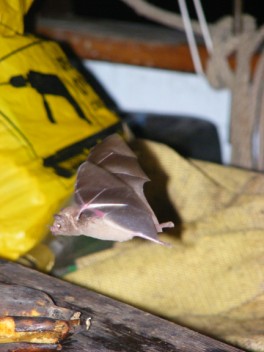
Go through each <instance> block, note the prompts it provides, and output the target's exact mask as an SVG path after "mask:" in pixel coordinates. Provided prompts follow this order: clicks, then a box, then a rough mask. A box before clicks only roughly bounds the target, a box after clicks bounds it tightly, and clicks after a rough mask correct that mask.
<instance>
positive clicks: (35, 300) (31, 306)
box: [0, 284, 90, 352]
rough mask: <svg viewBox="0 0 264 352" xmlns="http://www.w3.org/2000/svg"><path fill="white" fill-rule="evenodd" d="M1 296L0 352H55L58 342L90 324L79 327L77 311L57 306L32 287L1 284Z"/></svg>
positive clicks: (57, 348)
mask: <svg viewBox="0 0 264 352" xmlns="http://www.w3.org/2000/svg"><path fill="white" fill-rule="evenodd" d="M0 297H1V299H0V352H1V351H5V352H6V351H12V352H13V351H14V352H23V351H24V352H26V351H27V352H34V351H43V352H44V351H58V350H60V347H61V345H60V342H61V341H63V340H64V339H65V338H66V337H68V336H69V335H72V334H74V333H77V332H80V331H83V330H87V321H89V322H90V318H89V319H87V320H86V324H81V320H80V314H81V313H80V312H75V311H73V310H71V309H67V308H62V307H58V306H56V305H55V304H54V302H53V301H52V299H51V298H50V297H49V296H48V295H47V294H46V293H44V292H42V291H39V290H36V289H33V288H29V287H25V286H20V285H7V284H0ZM9 346H11V347H9ZM3 348H6V349H3Z"/></svg>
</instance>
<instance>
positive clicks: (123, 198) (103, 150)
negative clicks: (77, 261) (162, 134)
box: [50, 134, 174, 244]
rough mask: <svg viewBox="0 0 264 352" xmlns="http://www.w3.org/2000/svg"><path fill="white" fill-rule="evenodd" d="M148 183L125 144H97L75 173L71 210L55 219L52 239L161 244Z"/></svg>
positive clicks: (114, 140)
mask: <svg viewBox="0 0 264 352" xmlns="http://www.w3.org/2000/svg"><path fill="white" fill-rule="evenodd" d="M147 181H149V178H148V177H147V176H146V174H145V173H144V171H143V170H142V169H141V167H140V165H139V163H138V160H137V157H136V155H135V154H134V152H133V151H132V150H131V149H130V148H129V146H128V145H127V144H126V143H125V141H124V140H123V139H122V138H121V137H120V136H119V135H118V134H113V135H110V136H109V137H107V138H105V139H104V140H103V141H102V142H101V143H99V144H97V145H96V146H95V147H94V148H92V150H91V151H90V154H89V156H88V158H87V160H86V161H85V162H84V163H83V164H81V165H80V167H79V169H78V171H77V181H76V184H75V192H74V204H73V205H72V206H69V207H67V208H65V209H62V210H61V211H60V213H59V214H56V215H55V216H54V218H55V219H54V223H53V225H52V226H51V228H50V229H51V232H52V233H53V234H54V235H67V236H78V235H85V236H90V237H94V238H98V239H101V240H110V241H120V242H123V241H127V240H130V239H132V238H133V237H135V236H137V237H142V238H144V239H147V240H150V241H153V242H156V243H159V244H165V243H164V242H162V241H160V240H159V239H158V235H157V234H158V233H159V232H162V230H163V228H165V227H174V224H173V223H172V222H167V223H163V224H160V223H159V222H158V219H157V217H156V215H155V214H154V212H153V210H152V208H151V207H150V205H149V203H148V201H147V199H146V197H145V195H144V190H143V186H144V183H145V182H147Z"/></svg>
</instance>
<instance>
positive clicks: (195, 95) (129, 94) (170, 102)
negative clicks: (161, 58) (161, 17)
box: [85, 60, 231, 163]
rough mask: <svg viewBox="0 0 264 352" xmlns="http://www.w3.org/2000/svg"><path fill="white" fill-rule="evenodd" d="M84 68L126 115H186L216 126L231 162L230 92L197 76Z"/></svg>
mask: <svg viewBox="0 0 264 352" xmlns="http://www.w3.org/2000/svg"><path fill="white" fill-rule="evenodd" d="M85 66H86V67H87V68H88V69H89V70H90V71H91V72H92V73H93V74H94V75H95V77H96V78H97V79H98V81H99V82H100V83H101V84H102V85H103V86H104V88H105V89H106V91H107V92H108V93H109V95H110V96H111V97H112V98H113V99H114V100H115V102H116V103H117V105H118V106H119V108H120V109H121V110H123V111H139V112H140V111H141V112H152V113H159V114H160V113H164V114H167V115H181V116H182V115H186V116H192V117H200V118H203V119H206V120H209V121H211V122H213V123H214V124H215V125H216V127H217V129H218V132H219V138H220V143H221V149H222V157H223V160H224V162H226V163H228V162H229V160H230V145H229V143H228V129H229V115H230V100H231V95H230V92H229V91H228V90H226V89H225V90H215V89H213V88H212V87H210V85H209V84H208V82H207V80H206V79H205V78H204V77H201V76H198V75H196V74H189V73H182V72H175V71H168V70H160V69H153V68H145V67H138V66H132V65H123V64H114V63H108V62H100V61H88V60H86V61H85Z"/></svg>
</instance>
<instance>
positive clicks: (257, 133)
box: [121, 0, 264, 171]
mask: <svg viewBox="0 0 264 352" xmlns="http://www.w3.org/2000/svg"><path fill="white" fill-rule="evenodd" d="M121 1H122V2H124V3H126V4H127V5H128V6H130V7H131V8H133V9H134V10H135V11H136V12H137V13H138V14H140V15H142V16H145V17H147V18H149V19H151V20H154V21H156V22H159V23H162V24H164V25H166V26H168V27H171V28H176V29H180V30H184V24H183V20H182V19H180V16H178V15H175V14H172V13H171V12H169V11H166V10H163V9H160V8H158V7H157V6H154V5H151V4H150V3H147V2H146V1H144V0H121ZM179 4H180V2H179ZM194 5H195V8H196V12H197V16H198V19H199V22H200V24H199V23H198V22H197V21H191V26H192V31H191V32H193V33H194V35H201V34H202V35H203V36H204V40H205V43H206V47H207V50H208V52H209V53H210V57H209V60H208V62H207V65H206V70H205V75H206V77H207V79H208V81H209V83H210V84H211V85H212V86H213V87H214V88H216V89H221V88H229V89H230V90H231V93H232V102H231V112H230V114H231V116H230V142H231V145H232V156H231V163H232V164H233V165H235V166H238V167H243V168H249V169H254V170H259V171H264V53H263V51H261V52H260V53H259V55H260V59H259V61H258V63H257V66H256V68H255V70H254V72H253V73H252V57H253V56H254V54H256V52H259V49H260V47H261V44H262V43H263V41H264V26H263V27H261V28H259V29H257V28H256V24H255V20H254V19H253V18H252V17H250V16H248V15H244V16H243V18H242V21H243V32H242V33H241V34H234V33H233V19H232V18H231V17H224V18H223V19H221V20H220V21H218V22H217V23H215V24H213V25H210V26H206V21H205V18H203V17H204V16H203V13H201V11H200V10H201V7H200V3H199V2H198V1H195V0H194ZM185 21H186V20H185ZM210 32H211V36H212V39H211V37H210ZM209 38H210V39H211V44H210V39H209ZM194 45H196V43H194ZM192 50H193V49H192ZM230 55H233V56H234V57H235V59H236V67H235V69H234V70H232V69H231V67H230V66H229V60H228V59H229V57H230ZM196 60H197V59H196ZM198 65H199V64H198Z"/></svg>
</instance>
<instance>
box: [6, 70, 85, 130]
mask: <svg viewBox="0 0 264 352" xmlns="http://www.w3.org/2000/svg"><path fill="white" fill-rule="evenodd" d="M9 84H11V85H12V86H13V87H16V88H22V87H27V86H30V87H32V88H34V89H36V91H37V92H38V93H39V94H40V95H41V96H42V98H43V103H44V107H45V110H46V112H47V116H48V119H49V121H50V122H52V123H56V120H55V119H54V116H53V114H52V111H51V109H50V106H49V104H48V102H47V100H46V95H56V96H60V97H63V98H65V99H67V101H68V102H69V103H70V104H71V105H72V107H73V108H74V109H75V111H76V113H77V115H78V116H79V117H80V118H81V119H83V120H86V121H87V122H88V123H90V124H91V120H89V119H88V118H87V117H86V116H85V114H84V112H83V111H82V109H81V108H80V106H79V105H78V103H77V102H76V101H75V100H74V98H73V97H72V96H71V94H70V93H69V91H68V90H67V88H66V87H65V85H64V84H63V82H62V81H61V80H60V79H59V77H57V76H56V75H52V74H44V73H40V72H36V71H29V72H28V74H27V75H26V76H23V75H18V76H13V77H11V79H10V81H9Z"/></svg>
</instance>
